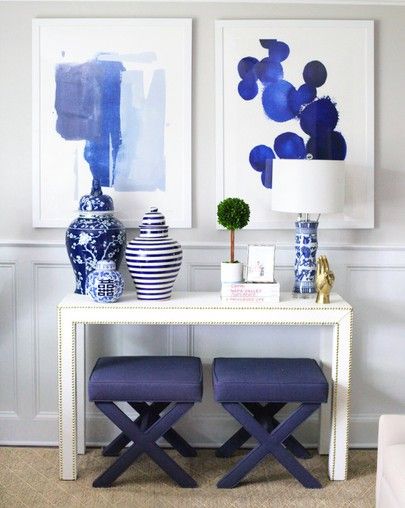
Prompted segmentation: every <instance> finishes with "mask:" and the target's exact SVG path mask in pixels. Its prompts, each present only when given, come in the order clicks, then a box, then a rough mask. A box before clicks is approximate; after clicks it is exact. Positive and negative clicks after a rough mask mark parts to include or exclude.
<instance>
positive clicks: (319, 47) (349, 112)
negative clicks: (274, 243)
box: [216, 20, 374, 229]
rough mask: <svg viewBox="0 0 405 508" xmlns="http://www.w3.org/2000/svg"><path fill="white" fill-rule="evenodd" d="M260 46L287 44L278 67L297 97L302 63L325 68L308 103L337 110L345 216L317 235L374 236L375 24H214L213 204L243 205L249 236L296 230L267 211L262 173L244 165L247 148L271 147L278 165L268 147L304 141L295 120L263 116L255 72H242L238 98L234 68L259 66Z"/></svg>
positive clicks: (333, 218)
mask: <svg viewBox="0 0 405 508" xmlns="http://www.w3.org/2000/svg"><path fill="white" fill-rule="evenodd" d="M260 39H265V40H270V39H276V40H277V41H282V42H285V43H287V42H288V46H289V50H290V52H289V55H288V57H287V58H286V59H285V60H283V61H280V62H279V63H281V64H282V72H283V75H282V79H283V80H284V81H291V83H290V84H292V85H293V87H294V88H295V91H297V90H298V88H299V86H301V84H303V83H304V79H303V69H304V68H305V65H306V64H307V63H308V62H312V61H320V62H324V63H325V67H326V69H327V79H326V81H325V82H324V84H323V85H320V86H319V87H318V88H317V95H316V97H315V99H313V100H317V99H319V98H323V97H330V99H331V102H333V103H336V108H339V110H338V114H339V117H338V124H337V127H336V128H335V130H339V132H340V133H342V135H344V138H345V142H346V155H345V161H346V164H345V166H346V170H345V172H346V173H345V179H346V184H345V186H346V193H345V194H346V197H345V207H344V211H343V212H342V213H339V214H331V215H325V216H323V217H322V220H321V221H320V227H321V228H330V229H351V228H373V227H374V22H373V21H368V20H366V21H364V20H361V21H358V20H220V21H216V167H217V179H216V182H217V183H216V195H217V202H219V201H221V200H222V199H224V198H227V197H230V196H232V197H234V196H235V197H239V198H242V199H244V200H245V201H246V202H248V203H249V205H250V207H251V219H250V222H249V224H248V226H247V228H250V229H292V228H293V227H294V219H295V217H294V215H292V214H284V213H280V212H275V211H273V210H272V209H271V189H270V188H266V187H264V185H263V184H262V183H261V180H260V177H261V175H264V173H263V171H262V173H260V172H258V171H255V170H254V169H253V168H252V166H251V164H250V161H249V157H250V153H251V150H252V149H253V147H255V146H261V145H266V146H268V147H270V148H271V149H272V150H273V152H274V155H275V156H276V157H278V155H277V154H276V152H275V148H274V140H275V139H277V138H278V136H280V134H283V133H290V134H291V133H293V135H294V136H295V138H296V135H298V136H299V137H301V138H302V139H303V141H304V145H305V148H307V147H306V144H307V142H308V141H309V137H310V136H309V135H307V134H306V133H303V131H302V130H301V129H300V122H299V121H298V116H295V117H294V118H291V119H289V120H280V121H274V120H271V118H269V117H268V116H267V113H265V111H264V106H263V96H262V93H263V91H264V88H265V85H263V84H262V83H261V81H260V79H258V78H257V73H256V74H254V73H255V72H256V69H258V68H256V67H255V68H254V67H250V68H248V67H244V68H242V70H243V72H244V73H245V74H244V76H245V79H246V83H248V85H249V87H250V88H249V87H248V88H247V92H244V93H245V94H246V93H247V95H248V96H249V94H250V96H249V97H248V98H245V99H243V98H242V97H241V95H240V93H239V90H238V86H239V83H240V82H241V81H243V79H242V78H241V75H240V74H239V73H238V64H239V62H240V61H241V60H242V59H243V58H245V57H253V58H254V59H257V60H258V62H261V61H262V59H263V58H265V57H266V55H269V50H268V49H266V48H264V47H262V45H261V43H260ZM252 65H253V64H252ZM252 70H253V71H252ZM252 72H253V74H254V78H256V80H257V81H256V82H257V85H258V92H257V95H256V96H255V97H252V96H253V95H254V90H253V86H251V82H249V81H248V80H249V79H252ZM348 76H350V78H349V77H348ZM254 78H253V79H254ZM266 86H267V85H266ZM252 90H253V91H252ZM300 107H304V106H300ZM297 111H302V109H301V110H300V109H298V108H297ZM297 115H298V113H297ZM301 157H302V156H301ZM283 158H284V157H283ZM291 158H300V157H297V156H295V157H291ZM302 158H303V157H302ZM315 158H318V157H315ZM319 158H320V157H319ZM326 158H332V157H326ZM259 169H260V168H259ZM266 170H267V165H266Z"/></svg>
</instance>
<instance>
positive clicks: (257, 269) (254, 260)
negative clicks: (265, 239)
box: [246, 244, 276, 283]
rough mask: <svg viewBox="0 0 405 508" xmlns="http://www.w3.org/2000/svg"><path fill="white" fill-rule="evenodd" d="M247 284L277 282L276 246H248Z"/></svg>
mask: <svg viewBox="0 0 405 508" xmlns="http://www.w3.org/2000/svg"><path fill="white" fill-rule="evenodd" d="M247 249H248V254H247V265H246V282H270V283H271V282H275V281H274V264H275V251H276V247H275V245H259V244H252V245H248V247H247Z"/></svg>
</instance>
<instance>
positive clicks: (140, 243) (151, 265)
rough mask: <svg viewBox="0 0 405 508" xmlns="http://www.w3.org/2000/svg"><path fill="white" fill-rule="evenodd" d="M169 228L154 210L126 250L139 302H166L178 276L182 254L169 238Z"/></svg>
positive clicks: (148, 214) (179, 248) (145, 217)
mask: <svg viewBox="0 0 405 508" xmlns="http://www.w3.org/2000/svg"><path fill="white" fill-rule="evenodd" d="M168 229H169V227H168V226H166V221H165V217H164V215H162V214H161V213H160V212H159V211H158V209H157V208H151V209H150V212H147V213H145V215H144V217H143V219H142V224H141V225H140V226H139V236H137V237H136V238H134V239H133V240H132V241H131V242H129V243H128V245H127V249H126V251H125V258H126V260H127V265H128V270H129V273H130V274H131V277H132V279H133V281H134V284H135V287H136V292H137V295H138V299H139V300H168V299H169V298H170V297H171V294H172V289H173V284H174V281H175V280H176V277H177V274H178V273H179V270H180V266H181V261H182V259H183V251H182V248H181V246H180V244H179V243H178V242H176V241H175V240H173V239H171V238H169V236H168Z"/></svg>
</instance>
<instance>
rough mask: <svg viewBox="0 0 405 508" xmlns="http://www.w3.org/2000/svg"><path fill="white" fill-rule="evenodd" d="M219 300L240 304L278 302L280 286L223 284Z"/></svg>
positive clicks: (269, 284)
mask: <svg viewBox="0 0 405 508" xmlns="http://www.w3.org/2000/svg"><path fill="white" fill-rule="evenodd" d="M221 299H222V300H224V301H235V302H236V301H241V302H279V301H280V284H279V283H278V282H271V283H254V282H240V283H224V284H222V289H221Z"/></svg>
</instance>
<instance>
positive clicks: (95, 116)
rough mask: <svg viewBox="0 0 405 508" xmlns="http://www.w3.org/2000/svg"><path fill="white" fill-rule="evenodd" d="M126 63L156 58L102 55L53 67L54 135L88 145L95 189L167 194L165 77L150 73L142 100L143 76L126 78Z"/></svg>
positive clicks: (132, 74)
mask: <svg viewBox="0 0 405 508" xmlns="http://www.w3.org/2000/svg"><path fill="white" fill-rule="evenodd" d="M124 60H125V61H127V62H136V63H139V64H141V65H146V66H147V65H148V64H154V62H155V61H156V60H157V56H156V54H155V53H154V52H143V53H138V54H125V55H117V54H108V53H100V54H98V55H97V57H96V58H94V59H92V60H90V61H88V62H85V63H80V64H77V63H69V64H65V63H64V64H60V65H57V66H56V69H55V81H56V93H55V109H56V112H57V121H56V131H57V132H58V133H59V134H60V136H61V137H62V138H63V139H65V140H85V141H86V143H85V148H84V158H85V160H86V161H87V162H88V164H89V166H90V170H91V172H92V175H93V182H94V183H96V184H97V185H99V186H104V187H111V186H114V188H115V189H116V190H120V191H133V190H140V191H149V190H156V189H160V190H165V185H166V181H165V170H166V167H165V166H166V162H165V156H164V129H165V111H166V82H165V72H164V70H157V71H154V74H153V77H152V81H151V85H150V89H149V92H148V95H147V97H144V92H143V86H144V85H143V72H142V71H130V72H126V71H125V67H124V65H123V63H122V62H123V61H124Z"/></svg>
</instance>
